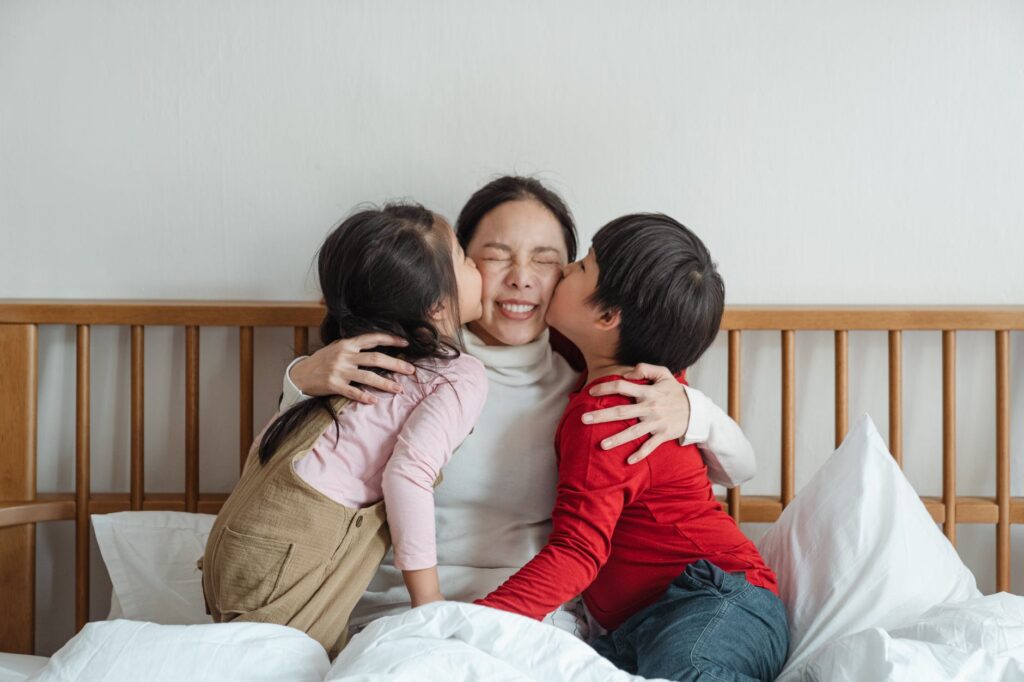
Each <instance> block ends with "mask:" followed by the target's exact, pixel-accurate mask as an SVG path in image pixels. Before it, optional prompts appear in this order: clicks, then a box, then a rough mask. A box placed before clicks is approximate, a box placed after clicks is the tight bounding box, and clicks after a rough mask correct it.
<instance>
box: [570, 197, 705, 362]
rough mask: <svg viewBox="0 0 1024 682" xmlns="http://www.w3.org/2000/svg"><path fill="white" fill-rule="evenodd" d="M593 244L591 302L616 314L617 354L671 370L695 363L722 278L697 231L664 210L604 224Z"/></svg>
mask: <svg viewBox="0 0 1024 682" xmlns="http://www.w3.org/2000/svg"><path fill="white" fill-rule="evenodd" d="M593 247H594V255H595V256H596V258H597V267H598V268H599V269H600V272H599V273H598V278H597V289H596V290H595V291H594V294H593V295H592V296H591V298H590V303H591V304H592V305H596V306H597V307H599V308H600V309H601V310H618V311H620V314H621V316H622V319H621V323H620V325H619V348H618V350H617V352H616V360H617V361H618V362H620V363H622V364H624V365H635V364H637V363H640V362H646V363H650V364H654V365H663V366H665V367H667V368H668V369H669V370H670V371H671V372H672V373H673V374H677V373H678V372H680V371H682V370H684V369H686V368H687V367H689V366H691V365H692V364H693V363H695V362H696V361H697V359H698V358H699V357H700V356H701V355H702V354H703V353H704V351H706V350H707V349H708V346H710V345H711V343H712V341H714V340H715V336H717V334H718V327H719V325H720V324H721V322H722V310H723V308H724V307H725V283H724V282H723V281H722V276H721V275H719V274H718V271H717V270H716V269H715V263H714V262H713V261H712V260H711V253H710V252H708V249H707V247H706V246H704V243H703V242H702V241H701V240H700V239H699V238H698V237H697V235H695V234H694V233H693V232H691V231H690V230H688V229H687V228H686V227H684V226H683V225H681V224H680V223H679V222H677V221H676V220H673V219H672V218H670V217H668V216H667V215H664V214H661V213H634V214H631V215H625V216H622V217H621V218H616V219H615V220H613V221H611V222H610V223H608V224H607V225H605V226H604V227H602V228H601V229H600V231H598V233H597V234H596V235H595V236H594V241H593Z"/></svg>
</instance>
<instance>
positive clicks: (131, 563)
mask: <svg viewBox="0 0 1024 682" xmlns="http://www.w3.org/2000/svg"><path fill="white" fill-rule="evenodd" d="M216 518H217V517H215V516H213V515H211V514H189V513H185V512H119V513H117V514H94V515H93V517H92V525H93V529H94V530H95V531H96V542H97V544H99V547H100V554H102V555H103V562H104V563H105V564H106V566H107V572H109V573H110V582H111V583H112V584H113V586H114V594H113V596H112V598H111V609H110V616H109V617H110V618H128V619H130V620H144V621H150V622H153V623H161V624H164V625H191V624H198V623H209V622H210V616H208V615H207V613H206V604H205V602H204V601H203V576H202V573H200V571H199V569H198V568H196V560H198V559H199V557H201V556H203V551H204V550H205V548H206V538H207V537H208V536H209V535H210V529H211V528H212V527H213V521H214V519H216Z"/></svg>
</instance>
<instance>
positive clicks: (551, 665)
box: [326, 602, 644, 682]
mask: <svg viewBox="0 0 1024 682" xmlns="http://www.w3.org/2000/svg"><path fill="white" fill-rule="evenodd" d="M326 679H327V680H346V682H383V681H385V680H386V681H388V682H392V681H399V680H401V681H405V680H409V681H410V682H411V681H412V680H416V681H418V682H425V681H428V680H437V681H438V682H456V681H457V680H487V682H499V681H501V682H505V681H508V682H512V681H516V682H519V681H526V680H543V681H544V682H547V681H548V680H557V681H561V680H573V682H591V681H593V682H629V681H631V680H642V679H644V678H641V677H637V676H635V675H630V674H628V673H624V672H622V671H621V670H619V669H617V668H616V667H615V666H613V665H612V664H611V663H609V662H608V661H607V660H605V659H604V658H602V657H601V656H599V655H598V654H597V653H595V652H594V650H593V649H591V648H590V646H588V645H587V644H586V643H585V642H583V641H581V640H579V639H577V638H576V637H574V636H573V635H571V634H569V633H568V632H565V631H564V630H560V629H558V628H555V627H552V626H550V625H545V624H543V623H539V622H537V621H535V620H531V619H529V618H524V617H522V616H517V615H514V614H511V613H505V612H504V611H497V610H495V609H489V608H486V607H483V606H476V605H474V604H464V603H458V602H438V603H436V604H429V605H427V606H423V607H420V608H418V609H414V610H412V611H408V612H406V613H404V614H402V615H398V616H391V617H389V618H381V619H380V620H376V621H374V622H373V623H371V624H370V625H368V626H367V627H366V629H365V630H363V631H362V632H361V633H359V634H358V635H356V636H355V637H353V638H352V641H351V642H349V644H348V646H347V647H345V650H344V651H342V652H341V654H340V655H339V656H338V658H337V659H336V660H335V662H334V665H333V666H332V667H331V670H330V671H329V672H328V673H327V677H326Z"/></svg>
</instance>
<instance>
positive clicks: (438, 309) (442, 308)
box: [429, 303, 448, 323]
mask: <svg viewBox="0 0 1024 682" xmlns="http://www.w3.org/2000/svg"><path fill="white" fill-rule="evenodd" d="M429 315H430V319H431V320H433V321H434V322H438V323H440V322H443V321H444V320H446V319H447V318H448V306H446V305H444V304H443V303H442V304H440V305H437V306H435V307H434V309H433V310H431V311H430V313H429Z"/></svg>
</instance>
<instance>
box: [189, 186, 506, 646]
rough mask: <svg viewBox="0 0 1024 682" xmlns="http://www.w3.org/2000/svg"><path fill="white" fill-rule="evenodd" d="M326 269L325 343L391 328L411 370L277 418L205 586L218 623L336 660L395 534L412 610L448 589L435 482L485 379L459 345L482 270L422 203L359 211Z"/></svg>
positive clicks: (230, 514)
mask: <svg viewBox="0 0 1024 682" xmlns="http://www.w3.org/2000/svg"><path fill="white" fill-rule="evenodd" d="M318 272H319V278H320V287H321V289H322V291H323V297H324V304H325V306H326V308H327V312H326V315H325V317H324V320H323V323H322V324H321V325H320V337H321V341H322V342H323V343H324V344H328V343H331V342H332V341H335V340H337V339H340V338H343V337H349V336H354V335H357V334H365V333H373V332H379V333H385V334H392V335H395V336H398V337H400V338H403V339H404V340H405V342H406V345H405V347H404V348H401V349H400V350H399V351H393V350H392V351H391V352H398V353H400V354H401V357H402V358H403V359H404V360H406V361H407V362H410V363H412V364H413V365H414V366H415V367H416V372H415V374H413V375H410V376H407V375H404V374H396V375H395V376H394V377H393V379H394V381H395V382H396V383H398V384H399V386H400V388H401V392H399V393H397V394H392V393H387V392H384V391H379V392H377V391H374V392H375V393H376V401H375V402H374V403H372V404H361V403H354V402H350V401H349V400H348V399H347V398H342V397H339V396H333V397H331V396H326V397H319V398H313V399H310V400H307V401H304V402H301V403H298V404H296V405H294V406H293V407H291V408H289V409H288V410H286V411H284V412H283V413H281V414H278V415H277V416H276V417H275V418H274V419H273V420H272V421H271V423H270V424H269V425H268V426H267V427H266V428H265V429H264V431H263V433H262V436H261V437H260V438H258V439H257V443H256V444H254V446H253V449H252V450H251V451H250V453H249V458H248V460H247V461H246V464H245V469H244V471H243V473H242V477H241V480H240V481H239V482H238V485H237V486H236V487H235V489H234V491H233V492H232V493H231V496H230V497H229V498H228V499H227V501H226V502H225V503H224V506H223V508H222V509H221V511H220V514H218V516H217V521H216V522H215V523H214V525H213V530H212V531H211V533H210V537H209V540H208V541H207V544H206V553H205V556H204V557H203V591H204V593H205V596H206V601H207V605H208V607H209V610H210V613H211V615H212V616H213V619H214V621H216V622H227V621H256V622H270V623H280V624H283V625H289V626H291V627H295V628H298V629H300V630H304V631H305V632H307V633H308V634H309V635H310V636H311V637H313V638H314V639H316V640H317V641H319V642H320V643H321V644H323V645H324V648H325V649H327V650H328V653H329V654H330V655H331V657H332V658H333V657H334V656H335V655H336V654H337V653H338V652H339V651H340V650H341V648H342V647H343V646H344V644H345V642H346V634H347V625H348V619H349V614H350V613H351V611H352V608H353V607H354V606H355V604H356V602H357V601H358V600H359V598H360V597H361V596H362V594H363V591H364V590H365V589H366V587H367V585H368V584H369V582H370V580H371V578H372V577H373V575H374V573H375V572H376V570H377V567H378V565H379V564H380V563H381V560H382V559H383V558H384V554H385V552H386V551H387V549H388V547H389V546H390V544H391V541H392V539H393V540H394V549H395V553H394V555H395V566H397V567H398V568H399V569H401V570H402V572H403V577H404V579H405V584H406V587H407V589H408V590H409V595H410V597H411V599H412V605H413V606H414V607H415V606H419V605H421V604H426V603H428V602H432V601H437V600H440V599H443V597H442V595H441V591H440V586H439V583H438V577H437V568H436V563H437V562H436V555H435V546H434V500H433V486H434V485H435V484H436V483H437V482H439V480H440V479H439V477H440V472H441V467H442V466H444V464H445V463H446V462H447V461H448V459H449V458H450V457H451V455H452V451H453V450H454V449H455V447H456V446H458V445H459V443H461V442H462V440H463V439H464V438H465V437H466V436H467V435H468V434H469V432H470V429H471V428H472V426H473V423H474V422H475V421H476V419H477V417H478V416H479V414H480V410H481V408H482V407H483V403H484V400H485V398H486V394H487V378H486V375H485V373H484V368H483V365H482V364H481V363H480V361H479V360H477V359H476V358H473V357H472V356H470V355H466V354H463V353H460V352H459V348H460V347H461V337H460V335H459V329H460V326H461V324H463V323H465V322H468V321H471V320H475V319H477V318H478V317H480V314H481V305H480V286H481V285H480V274H479V273H478V272H477V270H476V265H475V264H474V263H473V261H472V260H470V259H469V258H468V257H466V255H465V253H463V251H462V248H461V247H460V246H459V243H458V240H456V239H455V235H454V233H453V232H452V229H451V227H449V226H448V224H447V223H446V222H445V221H444V220H443V219H442V218H440V217H439V216H437V215H435V214H433V213H431V212H430V211H428V210H427V209H425V208H423V207H422V206H419V205H416V204H391V205H388V206H385V207H384V208H383V209H380V210H367V211H362V212H359V213H356V214H355V215H353V216H352V217H350V218H348V219H347V220H345V221H344V222H343V223H342V224H341V225H340V226H339V227H338V228H337V229H336V230H334V232H333V233H331V235H330V236H328V237H327V240H326V241H325V242H324V244H323V246H322V247H321V248H320V252H319V257H318ZM382 352H389V349H382ZM370 390H373V389H370ZM389 531H390V532H389Z"/></svg>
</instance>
